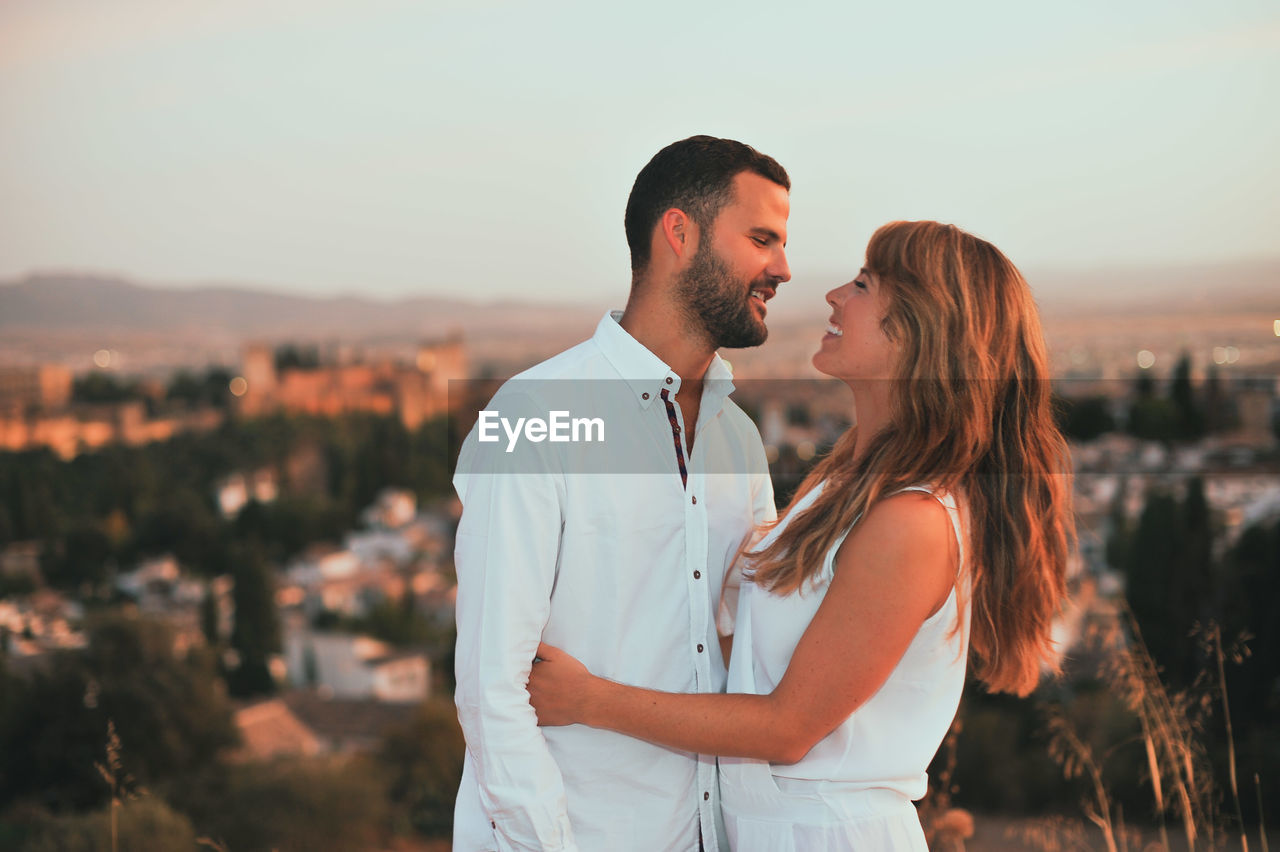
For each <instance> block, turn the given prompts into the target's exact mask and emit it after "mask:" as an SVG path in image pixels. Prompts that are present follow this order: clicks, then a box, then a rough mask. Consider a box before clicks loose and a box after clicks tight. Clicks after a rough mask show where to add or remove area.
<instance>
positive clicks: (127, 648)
mask: <svg viewBox="0 0 1280 852" xmlns="http://www.w3.org/2000/svg"><path fill="white" fill-rule="evenodd" d="M87 632H88V641H89V644H88V648H86V649H85V650H84V651H79V652H74V651H65V652H60V653H58V654H57V655H55V656H54V657H53V658H52V659H51V661H50V663H49V665H48V666H47V667H46V668H45V669H44V670H40V671H36V672H34V673H32V674H31V675H30V676H29V677H24V678H18V677H15V676H12V675H11V676H9V677H8V679H7V683H5V684H4V686H5V693H6V694H7V698H6V702H5V703H6V704H7V706H8V710H7V711H6V712H5V713H4V715H2V716H0V726H2V727H0V754H3V755H4V761H3V763H2V765H3V766H4V767H6V769H4V770H0V772H3V774H0V807H3V806H4V805H5V804H7V803H9V802H12V801H14V800H15V799H27V800H33V801H36V802H38V803H40V804H42V805H44V806H46V807H50V808H52V809H54V810H55V811H60V810H67V809H76V810H78V809H85V808H93V807H96V806H99V805H101V804H103V803H104V802H105V801H106V799H107V796H108V788H107V786H106V785H105V784H104V783H103V781H102V778H101V777H100V776H99V774H98V772H97V770H96V769H95V768H94V765H95V763H98V762H100V761H101V760H102V755H103V749H104V746H105V743H106V740H107V729H108V722H109V721H111V722H114V724H115V728H116V731H117V733H118V735H119V739H120V759H121V764H122V767H123V771H125V772H127V773H128V774H129V775H130V776H132V777H133V778H134V779H136V781H137V782H138V784H140V785H144V786H151V785H153V784H156V783H158V782H162V781H164V780H167V779H173V778H177V777H181V776H183V775H185V774H187V773H190V772H193V771H195V770H196V769H198V768H200V767H202V766H204V765H206V764H207V763H209V762H210V761H212V760H213V759H214V757H215V756H216V755H217V754H218V752H220V751H221V750H222V749H224V748H226V747H228V746H230V745H233V744H234V743H235V742H236V740H237V735H236V730H235V726H234V724H233V723H232V720H231V707H230V704H229V702H228V701H227V698H226V695H225V693H224V692H223V690H222V686H221V681H220V680H219V679H218V677H217V674H216V672H215V671H214V667H213V663H212V659H211V658H209V657H208V656H207V655H199V654H195V655H189V656H187V657H185V658H179V657H177V656H175V654H174V638H173V633H172V631H171V630H170V629H169V628H168V627H167V626H166V625H164V624H162V623H160V622H156V621H150V620H147V619H142V618H135V617H129V616H123V615H119V614H108V615H102V616H98V617H95V618H94V619H92V620H91V621H90V623H89V624H88V627H87ZM8 767H11V768H13V770H14V771H12V772H10V771H9V770H8V769H7V768H8Z"/></svg>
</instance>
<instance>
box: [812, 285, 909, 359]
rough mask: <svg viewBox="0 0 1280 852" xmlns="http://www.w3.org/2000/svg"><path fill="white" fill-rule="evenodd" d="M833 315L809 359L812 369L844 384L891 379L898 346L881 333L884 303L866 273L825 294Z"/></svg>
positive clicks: (876, 286)
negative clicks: (819, 343) (815, 368)
mask: <svg viewBox="0 0 1280 852" xmlns="http://www.w3.org/2000/svg"><path fill="white" fill-rule="evenodd" d="M827 304H829V305H831V307H832V308H833V309H834V312H833V313H832V315H831V319H830V322H829V324H828V326H827V333H826V334H825V335H823V337H822V343H821V345H820V346H819V348H818V351H817V352H816V353H814V356H813V366H815V367H817V368H818V370H819V371H821V372H823V373H826V374H827V375H828V376H831V377H832V378H836V379H841V380H843V381H846V382H850V381H866V380H874V379H890V378H893V377H894V369H895V365H896V363H897V357H898V346H897V344H895V343H894V342H893V341H891V340H890V339H889V338H888V337H887V336H886V335H885V333H884V328H883V325H882V323H883V320H884V317H885V312H886V311H887V309H888V299H887V297H886V295H885V292H884V290H883V289H881V287H880V281H879V280H878V279H877V277H876V276H875V275H874V274H872V273H871V272H869V271H868V270H866V269H863V270H862V271H861V272H859V273H858V277H857V278H855V279H853V280H852V281H850V282H849V283H848V284H843V285H841V286H839V287H837V288H835V289H834V290H832V291H831V292H830V293H828V294H827Z"/></svg>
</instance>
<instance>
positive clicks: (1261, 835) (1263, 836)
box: [1253, 772, 1270, 852]
mask: <svg viewBox="0 0 1280 852" xmlns="http://www.w3.org/2000/svg"><path fill="white" fill-rule="evenodd" d="M1253 791H1254V792H1255V793H1257V794H1258V839H1259V840H1261V841H1262V843H1261V844H1259V845H1260V846H1261V849H1262V852H1270V850H1269V849H1268V848H1267V846H1268V844H1267V818H1266V815H1265V814H1264V813H1263V811H1262V779H1261V778H1259V777H1258V773H1256V772H1255V773H1253Z"/></svg>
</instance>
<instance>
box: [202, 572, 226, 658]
mask: <svg viewBox="0 0 1280 852" xmlns="http://www.w3.org/2000/svg"><path fill="white" fill-rule="evenodd" d="M221 621H222V618H221V613H220V612H219V611H218V594H217V592H216V591H214V588H213V583H205V584H204V597H203V598H201V599H200V632H201V633H203V634H204V641H206V642H208V643H209V647H210V648H217V647H218V646H219V645H221V644H222V631H221V629H220V627H219V625H220V623H221Z"/></svg>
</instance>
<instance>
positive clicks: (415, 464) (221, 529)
mask: <svg viewBox="0 0 1280 852" xmlns="http://www.w3.org/2000/svg"><path fill="white" fill-rule="evenodd" d="M210 381H212V380H210ZM447 429H448V423H447V421H446V419H445V418H441V419H438V420H435V421H431V422H428V423H426V424H423V426H422V427H421V428H420V429H418V430H416V431H414V432H412V433H411V432H409V431H407V430H406V429H405V428H404V427H403V425H401V423H400V422H399V421H398V420H397V419H395V418H393V417H382V416H373V415H351V416H347V417H343V418H336V419H333V420H326V419H319V418H310V417H286V416H276V417H269V418H263V419H260V420H249V421H237V420H230V421H228V422H227V423H226V424H224V425H223V426H222V427H221V428H219V429H216V430H214V431H212V432H207V433H194V432H191V433H183V434H180V435H177V436H175V437H174V438H172V439H171V440H169V441H164V442H160V443H155V444H148V445H145V446H141V447H128V446H109V447H104V448H103V449H101V450H99V451H97V452H93V453H86V454H83V455H80V456H77V457H76V458H75V459H72V460H70V461H63V460H61V459H59V458H57V457H56V456H55V455H53V453H52V452H50V451H48V450H35V451H29V452H22V453H0V547H3V546H4V545H6V544H8V543H10V542H14V541H26V540H34V541H40V542H44V543H45V544H46V547H45V554H44V557H43V559H42V565H41V567H42V569H43V570H44V572H45V573H46V576H47V577H48V578H49V580H50V582H51V584H53V585H55V586H56V587H59V588H64V589H78V588H80V587H81V586H82V585H83V584H86V583H87V584H90V585H93V584H98V583H100V582H101V581H102V580H103V579H105V578H106V576H107V572H108V569H107V566H108V565H109V564H111V563H114V564H116V565H119V566H125V567H127V566H130V565H132V564H134V563H135V562H136V561H137V560H139V559H141V558H145V557H148V556H157V555H161V554H164V553H173V554H174V555H175V556H177V558H178V559H179V561H180V562H181V563H182V564H183V565H184V566H186V567H189V568H192V569H194V570H196V571H198V572H201V573H204V574H206V575H208V576H213V575H215V574H219V573H223V572H226V571H229V570H230V569H231V550H232V547H233V546H234V545H237V544H246V543H248V542H250V541H256V542H257V543H258V544H259V545H260V546H261V547H262V550H263V552H264V554H265V555H266V557H267V558H268V559H270V560H273V561H276V562H281V561H284V560H285V559H288V558H289V557H291V556H293V555H294V554H296V553H297V552H299V551H300V550H301V549H302V548H303V547H305V546H306V545H307V544H310V543H312V542H314V541H318V540H324V539H333V538H335V537H337V536H338V535H340V534H341V532H342V531H344V530H346V529H350V528H351V527H352V526H354V525H355V523H356V521H357V518H358V516H359V513H360V511H361V510H362V509H363V508H364V507H365V506H367V505H368V504H369V503H370V502H372V500H373V498H374V496H375V495H376V494H377V493H378V491H380V490H381V489H382V488H384V487H387V486H389V485H398V486H402V487H406V488H410V489H412V490H413V491H414V492H415V493H416V494H417V495H418V497H419V498H420V499H428V498H431V497H437V496H442V495H445V494H447V493H448V491H449V474H448V468H449V449H448V447H449V444H448V439H447ZM308 453H310V454H312V455H314V457H315V459H316V461H317V463H318V465H319V470H318V473H319V478H318V488H313V483H312V480H313V479H315V477H310V478H308V477H306V476H301V475H297V474H298V471H299V470H302V469H305V467H306V466H305V465H300V464H298V460H299V459H300V458H303V457H306V456H307V454H308ZM263 468H269V469H272V470H274V471H275V472H276V473H277V475H278V477H279V480H280V482H281V489H282V493H281V496H280V498H279V499H278V500H277V501H275V502H274V503H272V504H269V505H266V506H258V505H256V504H250V505H249V506H248V507H246V508H245V509H244V511H243V512H242V514H241V517H240V518H238V519H236V520H235V521H227V520H224V519H223V518H222V517H221V515H220V514H219V513H218V510H217V507H216V506H215V504H214V493H215V488H216V484H217V483H218V482H219V481H220V480H221V479H223V478H224V477H226V476H227V475H229V474H231V473H233V472H237V471H255V470H261V469H263Z"/></svg>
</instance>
